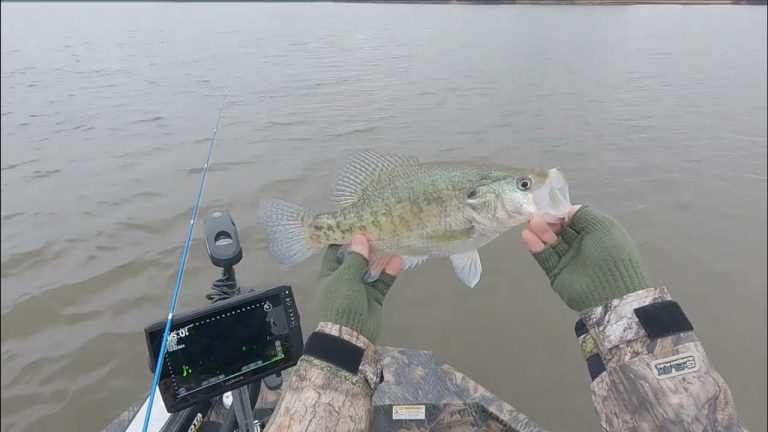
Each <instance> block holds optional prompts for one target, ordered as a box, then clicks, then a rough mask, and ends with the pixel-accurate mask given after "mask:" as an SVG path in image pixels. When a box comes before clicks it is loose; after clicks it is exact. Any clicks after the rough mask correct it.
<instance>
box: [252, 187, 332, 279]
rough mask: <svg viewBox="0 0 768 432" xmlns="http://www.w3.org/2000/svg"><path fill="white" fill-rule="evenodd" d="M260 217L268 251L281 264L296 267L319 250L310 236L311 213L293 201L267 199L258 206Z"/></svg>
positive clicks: (318, 246) (318, 245) (312, 216)
mask: <svg viewBox="0 0 768 432" xmlns="http://www.w3.org/2000/svg"><path fill="white" fill-rule="evenodd" d="M259 215H260V218H261V224H262V226H263V227H264V230H265V231H266V232H267V234H268V235H269V252H270V253H271V254H272V256H273V257H274V258H275V260H277V262H279V263H280V264H282V265H286V266H291V265H294V264H297V263H299V262H301V261H304V260H305V259H307V258H309V257H310V256H311V255H312V254H313V253H315V252H317V250H319V249H320V248H321V247H322V245H321V244H315V243H314V242H312V240H311V238H310V236H309V231H308V228H309V225H310V222H311V221H312V219H313V218H314V214H313V212H312V211H310V210H308V209H306V208H304V207H302V206H300V205H298V204H294V203H292V202H288V201H283V200H279V199H268V200H266V201H263V202H262V203H261V206H260V209H259Z"/></svg>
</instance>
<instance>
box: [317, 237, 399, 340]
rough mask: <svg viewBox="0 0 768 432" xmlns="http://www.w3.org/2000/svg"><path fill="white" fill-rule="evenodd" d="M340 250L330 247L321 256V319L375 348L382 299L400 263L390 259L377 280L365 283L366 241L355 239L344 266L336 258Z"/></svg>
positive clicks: (337, 247) (367, 245)
mask: <svg viewBox="0 0 768 432" xmlns="http://www.w3.org/2000/svg"><path fill="white" fill-rule="evenodd" d="M340 248H341V246H339V245H330V246H328V249H327V250H326V251H325V255H324V256H323V264H322V266H321V268H320V299H319V300H320V319H321V321H328V322H332V323H335V324H340V325H342V326H344V327H347V328H349V329H352V330H354V331H356V332H358V333H359V334H361V335H362V336H364V337H365V338H366V339H368V340H369V341H370V342H371V343H372V344H374V345H375V344H376V341H377V340H378V338H379V335H380V334H381V318H382V308H383V303H384V297H385V296H386V295H387V292H388V291H389V289H390V288H391V287H392V284H393V283H394V282H395V278H396V277H397V274H398V273H400V270H401V269H402V267H403V259H402V258H400V257H399V256H393V257H392V258H390V259H389V261H388V262H387V264H386V266H385V267H384V271H383V272H382V273H381V276H379V278H378V279H377V280H375V281H373V282H370V283H364V282H363V275H364V274H365V271H366V269H367V268H368V258H369V252H370V245H369V243H368V239H367V238H366V237H365V236H364V235H361V234H358V235H355V236H354V237H353V238H352V245H351V247H350V249H349V252H347V254H346V257H345V258H344V262H343V263H340V262H339V258H338V252H339V249H340Z"/></svg>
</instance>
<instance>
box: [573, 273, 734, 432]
mask: <svg viewBox="0 0 768 432" xmlns="http://www.w3.org/2000/svg"><path fill="white" fill-rule="evenodd" d="M668 300H670V296H669V293H668V292H667V290H666V288H649V289H646V290H642V291H637V292H634V293H631V294H628V295H626V296H624V297H621V298H619V299H616V300H614V301H612V302H610V303H607V304H605V305H603V306H600V307H597V308H594V309H591V310H589V311H587V312H586V313H584V314H583V316H582V319H581V320H579V322H578V323H577V324H576V334H577V336H578V338H579V343H580V345H581V349H582V353H583V354H584V358H585V359H586V361H587V365H588V369H589V372H590V376H591V377H592V380H593V381H592V385H591V388H592V398H593V400H594V403H595V408H596V410H597V414H598V416H599V419H600V423H601V425H602V428H603V430H605V431H622V432H626V431H629V432H640V431H672V430H676V431H746V430H747V429H746V427H744V425H743V424H742V423H741V422H740V421H739V419H738V416H737V414H736V408H735V406H734V402H733V396H732V395H731V391H730V389H729V388H728V385H727V384H726V383H725V381H724V380H723V378H722V377H721V376H720V375H719V374H718V373H717V372H716V371H715V369H714V367H713V366H712V365H711V364H710V362H709V359H707V355H706V353H705V352H704V349H703V348H702V346H701V343H700V342H699V341H698V339H697V338H696V336H695V335H694V333H693V331H692V330H693V329H692V327H689V328H687V329H686V330H683V331H679V330H678V331H674V332H672V334H668V335H664V336H659V337H649V335H648V333H649V332H651V331H652V330H646V328H650V327H653V326H656V327H659V328H663V327H664V326H669V324H668V323H666V322H664V321H665V319H669V320H670V321H674V319H673V318H674V317H670V316H669V315H670V314H666V316H664V314H661V315H659V316H657V317H654V320H655V322H651V323H650V324H649V322H648V321H647V320H646V321H644V322H641V320H640V319H639V318H638V314H637V313H636V311H637V310H640V309H648V308H644V307H645V306H648V305H652V304H655V305H661V304H660V303H659V302H664V301H668ZM667 303H671V302H667ZM683 320H685V322H687V319H685V318H683ZM672 327H674V326H672ZM654 332H655V331H654Z"/></svg>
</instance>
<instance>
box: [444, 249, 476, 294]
mask: <svg viewBox="0 0 768 432" xmlns="http://www.w3.org/2000/svg"><path fill="white" fill-rule="evenodd" d="M450 258H451V263H452V264H453V271H455V272H456V275H457V276H458V277H459V279H461V281H462V282H464V284H466V285H467V286H468V287H470V288H473V287H474V286H475V285H477V283H478V282H479V281H480V274H481V273H482V272H483V265H482V264H480V254H479V253H477V249H475V250H473V251H469V252H464V253H463V254H459V255H451V257H450Z"/></svg>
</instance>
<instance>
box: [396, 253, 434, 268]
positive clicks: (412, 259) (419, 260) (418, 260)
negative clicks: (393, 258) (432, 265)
mask: <svg viewBox="0 0 768 432" xmlns="http://www.w3.org/2000/svg"><path fill="white" fill-rule="evenodd" d="M401 258H402V259H403V270H408V269H410V268H414V267H417V266H420V265H421V264H423V263H424V261H426V260H427V258H429V257H428V256H401Z"/></svg>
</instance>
